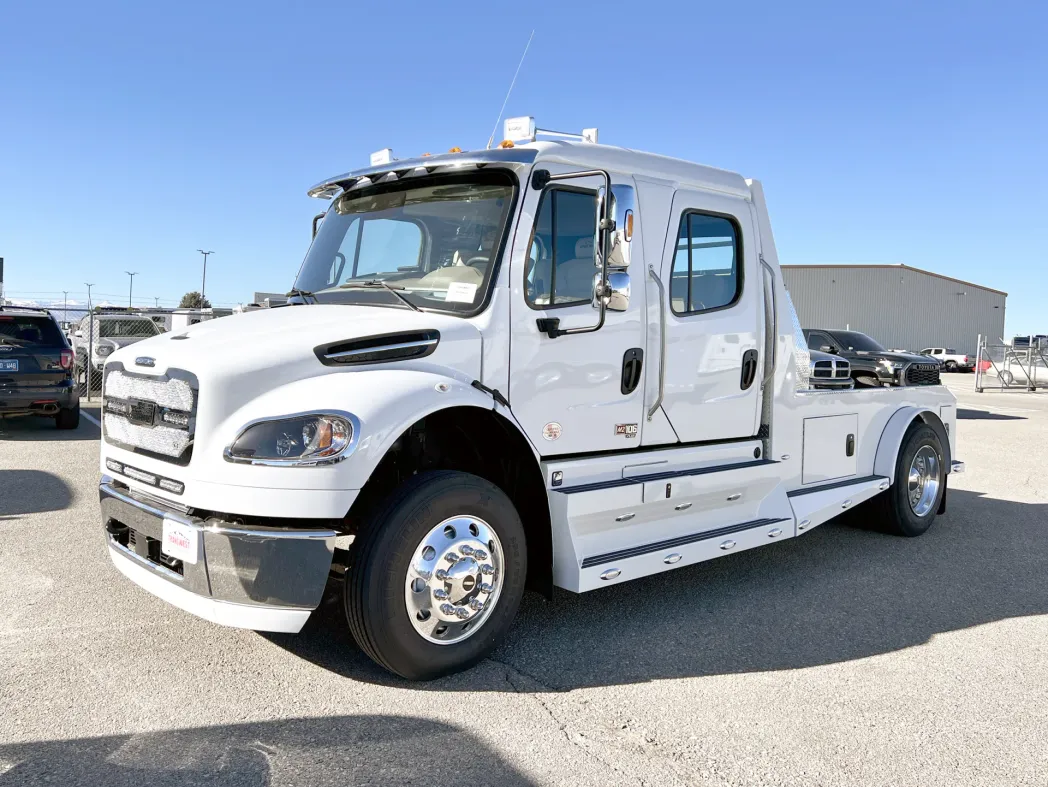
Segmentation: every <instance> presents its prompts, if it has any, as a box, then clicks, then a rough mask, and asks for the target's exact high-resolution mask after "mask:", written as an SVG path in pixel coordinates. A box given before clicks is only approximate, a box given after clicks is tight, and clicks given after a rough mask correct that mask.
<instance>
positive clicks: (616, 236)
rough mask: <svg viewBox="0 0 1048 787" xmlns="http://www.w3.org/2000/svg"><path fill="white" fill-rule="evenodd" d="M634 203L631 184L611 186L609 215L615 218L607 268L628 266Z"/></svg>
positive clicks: (634, 198)
mask: <svg viewBox="0 0 1048 787" xmlns="http://www.w3.org/2000/svg"><path fill="white" fill-rule="evenodd" d="M635 204H636V195H635V194H634V191H633V187H632V186H624V185H622V184H615V185H614V186H612V187H611V215H612V216H613V217H614V218H615V231H614V232H613V233H612V234H611V242H610V243H609V244H608V247H609V251H608V267H609V268H628V267H629V266H630V262H631V258H632V254H631V247H632V245H633V209H634V206H635ZM609 308H610V307H609Z"/></svg>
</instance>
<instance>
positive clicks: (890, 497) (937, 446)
mask: <svg viewBox="0 0 1048 787" xmlns="http://www.w3.org/2000/svg"><path fill="white" fill-rule="evenodd" d="M924 446H930V447H931V448H932V450H933V451H934V452H935V455H936V456H937V457H938V481H939V488H938V491H937V493H936V495H935V499H934V501H933V502H932V505H931V507H930V509H929V510H928V512H927V513H926V514H924V515H923V516H918V515H917V514H916V513H915V512H914V510H913V508H912V507H911V506H910V501H909V496H908V483H907V482H908V479H909V473H910V465H911V463H912V462H913V458H914V456H916V455H917V452H918V451H919V450H920V449H921V448H922V447H924ZM944 494H946V460H945V457H944V455H943V450H942V444H941V443H940V442H939V436H938V435H937V434H936V433H935V430H934V429H932V428H931V427H930V426H928V425H926V424H922V423H919V422H918V423H916V424H914V425H912V426H911V427H910V429H909V431H908V432H907V433H906V436H905V437H904V438H903V441H902V445H901V446H900V447H899V457H898V459H896V461H895V478H894V479H893V480H892V485H891V486H890V487H888V489H887V491H885V492H882V493H881V494H879V495H877V497H875V498H873V499H872V500H871V501H870V507H869V509H868V512H869V514H870V515H871V516H873V517H876V520H875V521H876V522H877V524H878V525H880V526H881V527H882V529H883V530H884V531H885V532H888V533H892V534H894V535H899V536H908V537H911V538H912V537H914V536H919V535H922V534H923V533H925V532H926V531H927V530H928V528H930V527H931V526H932V523H933V522H934V521H935V517H936V514H937V512H938V510H939V506H940V505H941V503H942V496H943V495H944Z"/></svg>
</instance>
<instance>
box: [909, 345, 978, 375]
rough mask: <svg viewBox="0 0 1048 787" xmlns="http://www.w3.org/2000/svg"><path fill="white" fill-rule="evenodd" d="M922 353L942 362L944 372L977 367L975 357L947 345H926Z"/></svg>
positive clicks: (963, 370)
mask: <svg viewBox="0 0 1048 787" xmlns="http://www.w3.org/2000/svg"><path fill="white" fill-rule="evenodd" d="M921 355H930V356H931V357H932V358H934V359H935V360H937V361H938V362H939V363H941V364H942V369H943V371H944V372H957V371H962V372H970V371H972V370H974V369H975V359H974V358H972V356H970V355H965V354H964V353H959V352H957V351H956V350H951V349H949V348H946V347H926V348H925V349H923V350H921Z"/></svg>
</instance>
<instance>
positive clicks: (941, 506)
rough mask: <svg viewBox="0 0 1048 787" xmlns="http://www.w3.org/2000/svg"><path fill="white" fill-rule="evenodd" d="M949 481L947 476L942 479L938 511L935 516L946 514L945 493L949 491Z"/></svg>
mask: <svg viewBox="0 0 1048 787" xmlns="http://www.w3.org/2000/svg"><path fill="white" fill-rule="evenodd" d="M949 479H950V476H949V475H948V474H947V475H944V476H943V477H942V499H941V500H940V501H939V510H938V511H936V512H935V513H936V514H945V513H946V492H947V491H948V490H949V483H948V481H949Z"/></svg>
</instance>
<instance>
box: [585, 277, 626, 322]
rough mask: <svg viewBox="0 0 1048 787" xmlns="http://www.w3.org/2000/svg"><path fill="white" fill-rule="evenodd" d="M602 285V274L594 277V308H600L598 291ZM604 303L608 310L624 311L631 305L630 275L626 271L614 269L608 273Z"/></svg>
mask: <svg viewBox="0 0 1048 787" xmlns="http://www.w3.org/2000/svg"><path fill="white" fill-rule="evenodd" d="M599 287H600V274H599V273H598V274H596V275H594V277H593V308H594V309H596V308H599V306H600V302H599V300H598V299H597V291H598V288H599ZM604 305H605V306H606V307H607V309H608V311H613V312H624V311H626V309H628V308H629V305H630V275H629V274H628V273H626V272H625V271H612V272H610V273H609V274H608V289H607V291H606V292H605V294H604Z"/></svg>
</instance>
